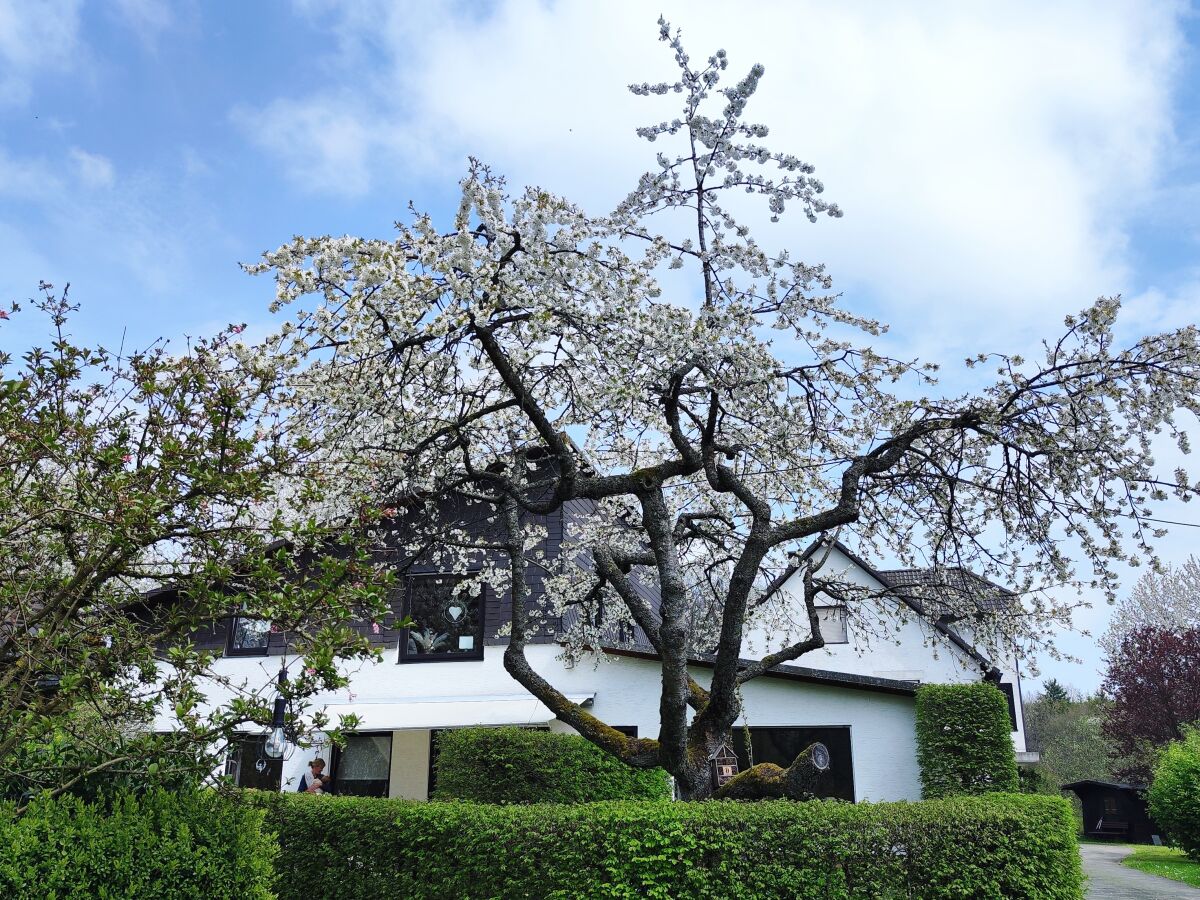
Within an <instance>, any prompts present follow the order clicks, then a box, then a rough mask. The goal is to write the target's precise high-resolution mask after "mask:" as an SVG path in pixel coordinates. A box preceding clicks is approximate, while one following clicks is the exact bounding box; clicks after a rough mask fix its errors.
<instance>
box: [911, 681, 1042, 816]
mask: <svg viewBox="0 0 1200 900" xmlns="http://www.w3.org/2000/svg"><path fill="white" fill-rule="evenodd" d="M916 712H917V761H918V762H919V764H920V766H921V794H922V796H924V797H925V798H927V799H934V798H938V797H950V796H954V795H956V794H986V793H990V792H993V791H1001V792H1013V791H1018V790H1020V781H1019V779H1018V776H1017V757H1016V753H1015V751H1014V750H1013V743H1012V731H1011V724H1010V721H1009V717H1008V701H1007V700H1006V699H1005V697H1004V694H1002V693H1001V692H1000V690H999V688H997V687H996V686H995V685H992V684H988V683H986V682H980V683H975V684H926V685H922V686H921V687H919V688H917V702H916Z"/></svg>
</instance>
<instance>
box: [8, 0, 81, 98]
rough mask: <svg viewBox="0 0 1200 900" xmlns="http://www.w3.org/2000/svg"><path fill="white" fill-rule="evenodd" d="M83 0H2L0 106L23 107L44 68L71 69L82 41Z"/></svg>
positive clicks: (53, 69)
mask: <svg viewBox="0 0 1200 900" xmlns="http://www.w3.org/2000/svg"><path fill="white" fill-rule="evenodd" d="M79 6H80V0H61V2H56V3H29V2H27V0H0V107H3V106H20V105H23V104H24V103H26V102H27V101H28V100H29V97H30V89H31V82H32V80H33V79H34V77H35V76H37V75H38V74H39V73H40V72H42V71H51V72H53V71H63V70H66V69H70V68H71V67H72V65H73V63H74V61H75V59H76V50H77V46H78V43H79Z"/></svg>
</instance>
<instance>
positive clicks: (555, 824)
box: [252, 794, 1082, 900]
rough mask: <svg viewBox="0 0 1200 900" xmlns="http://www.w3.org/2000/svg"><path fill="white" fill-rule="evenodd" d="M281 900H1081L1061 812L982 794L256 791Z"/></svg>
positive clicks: (1034, 801) (1066, 819)
mask: <svg viewBox="0 0 1200 900" xmlns="http://www.w3.org/2000/svg"><path fill="white" fill-rule="evenodd" d="M252 802H254V803H257V804H259V805H263V806H265V807H266V808H267V809H268V826H269V827H270V828H271V829H272V830H274V831H276V832H278V834H279V842H280V848H281V849H280V854H279V861H278V869H279V879H278V890H279V892H280V898H281V900H293V898H294V900H315V898H321V897H344V898H368V897H408V898H446V897H454V898H506V900H507V898H577V897H589V898H591V897H599V898H642V897H647V898H671V900H685V898H709V900H717V898H721V900H724V898H745V900H750V898H755V900H757V898H764V900H765V898H800V900H809V898H812V900H816V898H820V900H837V898H853V900H859V898H862V900H867V898H871V900H876V898H884V900H887V898H924V900H942V898H945V900H950V898H954V900H962V898H966V897H970V898H976V900H1019V898H1041V900H1059V898H1063V900H1066V898H1070V900H1077V898H1079V897H1080V896H1082V894H1081V883H1082V875H1081V872H1080V866H1079V853H1078V847H1077V845H1076V839H1075V823H1074V820H1073V818H1072V816H1071V809H1070V806H1069V805H1068V804H1067V803H1066V801H1064V800H1063V799H1061V798H1058V797H1033V796H1028V795H1007V794H992V795H989V796H987V797H955V798H951V799H947V800H938V801H924V802H921V803H880V804H859V805H857V806H856V805H853V804H848V803H841V802H836V801H813V802H808V803H794V802H791V801H787V800H774V801H765V802H761V803H736V802H729V801H725V802H721V801H716V802H708V803H657V802H610V803H595V804H584V805H576V806H559V805H548V804H547V805H531V806H518V805H512V806H501V805H493V804H473V803H439V802H432V803H414V802H409V801H402V800H375V799H369V798H357V797H307V796H303V795H296V794H290V795H284V794H279V795H257V796H255V797H253V798H252Z"/></svg>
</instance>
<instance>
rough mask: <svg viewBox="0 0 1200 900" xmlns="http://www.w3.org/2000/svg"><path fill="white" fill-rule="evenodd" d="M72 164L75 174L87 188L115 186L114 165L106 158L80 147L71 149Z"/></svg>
mask: <svg viewBox="0 0 1200 900" xmlns="http://www.w3.org/2000/svg"><path fill="white" fill-rule="evenodd" d="M71 162H72V163H74V164H75V174H76V177H78V178H79V181H80V182H81V183H82V184H83V186H84V187H85V188H89V189H96V188H110V187H112V185H113V165H112V162H111V161H110V160H109V159H108V157H106V156H101V155H99V154H98V153H88V152H87V151H86V150H80V149H79V148H78V147H72V148H71Z"/></svg>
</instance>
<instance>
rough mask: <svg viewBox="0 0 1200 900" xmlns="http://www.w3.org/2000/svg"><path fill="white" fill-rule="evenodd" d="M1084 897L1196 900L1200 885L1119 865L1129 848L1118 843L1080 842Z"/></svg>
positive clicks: (1101, 899)
mask: <svg viewBox="0 0 1200 900" xmlns="http://www.w3.org/2000/svg"><path fill="white" fill-rule="evenodd" d="M1079 852H1080V854H1081V855H1082V856H1083V874H1084V875H1086V876H1087V898H1088V900H1200V888H1194V887H1188V886H1187V885H1186V884H1180V883H1179V882H1178V881H1171V880H1170V879H1168V878H1159V877H1158V876H1157V875H1147V874H1146V873H1145V872H1139V871H1138V870H1137V869H1130V868H1128V867H1127V866H1123V865H1121V860H1123V859H1124V858H1125V857H1126V856H1128V855H1129V854H1130V853H1131V852H1132V851H1130V849H1129V848H1128V847H1125V846H1123V845H1121V844H1080V846H1079Z"/></svg>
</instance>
